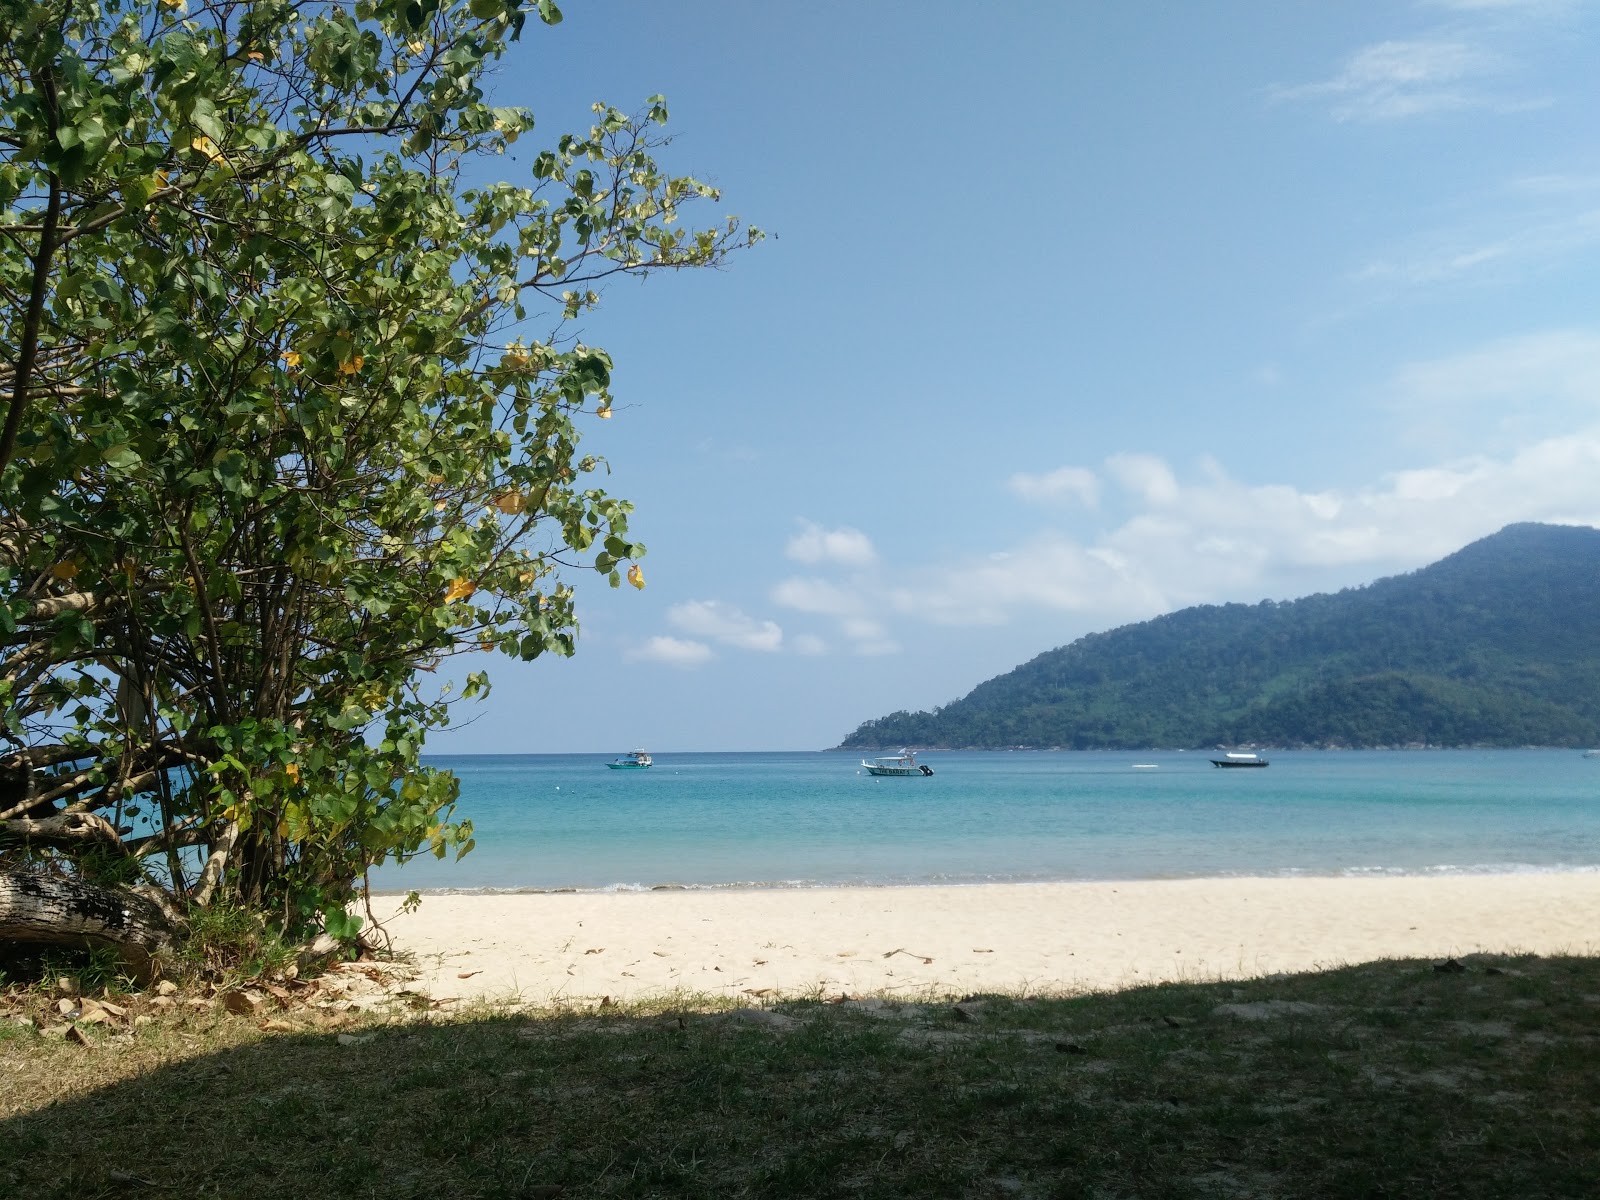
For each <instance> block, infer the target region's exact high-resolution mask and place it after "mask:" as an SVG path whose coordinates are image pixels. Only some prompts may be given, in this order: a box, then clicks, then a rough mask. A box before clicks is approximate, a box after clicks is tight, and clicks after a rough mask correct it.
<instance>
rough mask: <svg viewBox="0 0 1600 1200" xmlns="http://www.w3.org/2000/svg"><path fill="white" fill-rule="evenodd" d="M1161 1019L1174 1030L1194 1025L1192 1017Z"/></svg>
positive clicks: (1166, 1017) (1167, 1017)
mask: <svg viewBox="0 0 1600 1200" xmlns="http://www.w3.org/2000/svg"><path fill="white" fill-rule="evenodd" d="M1161 1019H1162V1020H1163V1021H1165V1022H1166V1023H1167V1024H1168V1025H1170V1026H1172V1028H1174V1029H1182V1028H1183V1027H1184V1026H1185V1025H1193V1024H1194V1019H1193V1018H1192V1017H1169V1016H1163V1017H1162V1018H1161Z"/></svg>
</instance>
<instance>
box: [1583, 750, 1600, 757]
mask: <svg viewBox="0 0 1600 1200" xmlns="http://www.w3.org/2000/svg"><path fill="white" fill-rule="evenodd" d="M1583 756H1584V757H1585V758H1600V750H1585V751H1584V752H1583Z"/></svg>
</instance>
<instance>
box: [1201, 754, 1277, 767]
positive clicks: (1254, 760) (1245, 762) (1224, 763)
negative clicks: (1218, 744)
mask: <svg viewBox="0 0 1600 1200" xmlns="http://www.w3.org/2000/svg"><path fill="white" fill-rule="evenodd" d="M1211 765H1212V766H1213V767H1264V766H1266V765H1267V760H1266V759H1264V758H1262V757H1261V756H1260V755H1259V754H1256V753H1254V752H1248V753H1247V752H1240V753H1234V752H1233V751H1231V750H1230V751H1229V752H1228V753H1226V754H1224V755H1223V756H1222V757H1221V758H1213V759H1212V760H1211Z"/></svg>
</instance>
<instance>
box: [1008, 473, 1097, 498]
mask: <svg viewBox="0 0 1600 1200" xmlns="http://www.w3.org/2000/svg"><path fill="white" fill-rule="evenodd" d="M1007 486H1009V487H1010V488H1011V490H1012V491H1013V492H1014V493H1016V494H1017V495H1018V496H1021V497H1022V498H1023V499H1024V500H1032V501H1036V502H1038V501H1046V502H1048V501H1059V500H1076V501H1078V503H1080V504H1082V505H1084V506H1085V507H1086V508H1094V507H1096V506H1097V505H1098V504H1099V503H1100V480H1099V478H1098V477H1097V476H1096V475H1095V473H1094V472H1093V471H1091V470H1088V469H1087V468H1085V467H1058V468H1057V469H1056V470H1054V471H1051V472H1050V473H1049V474H1046V475H1029V474H1027V473H1026V472H1018V473H1017V474H1015V475H1013V476H1012V477H1011V478H1010V480H1008V481H1007Z"/></svg>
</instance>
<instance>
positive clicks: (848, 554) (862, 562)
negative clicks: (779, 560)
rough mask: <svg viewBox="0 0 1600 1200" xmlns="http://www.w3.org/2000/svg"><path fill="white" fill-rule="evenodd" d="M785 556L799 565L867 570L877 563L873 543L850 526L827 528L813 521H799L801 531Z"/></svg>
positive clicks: (795, 536)
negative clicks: (867, 567) (800, 563)
mask: <svg viewBox="0 0 1600 1200" xmlns="http://www.w3.org/2000/svg"><path fill="white" fill-rule="evenodd" d="M785 553H786V554H787V555H788V556H789V557H790V558H792V559H794V560H795V561H796V562H803V563H806V564H808V565H815V564H817V563H825V562H831V563H839V564H840V565H842V566H846V567H866V566H871V565H872V564H873V563H874V562H876V561H877V558H878V555H877V551H875V550H874V549H873V548H872V540H871V539H870V538H868V537H867V535H866V534H864V533H862V532H861V531H860V530H859V529H852V528H850V527H849V526H848V525H846V526H843V527H841V528H839V529H824V528H823V527H822V526H821V525H818V524H816V523H815V522H814V521H805V520H802V521H801V522H800V532H799V533H797V534H795V535H794V537H792V538H790V539H789V545H788V546H787V548H786V549H785Z"/></svg>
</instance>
